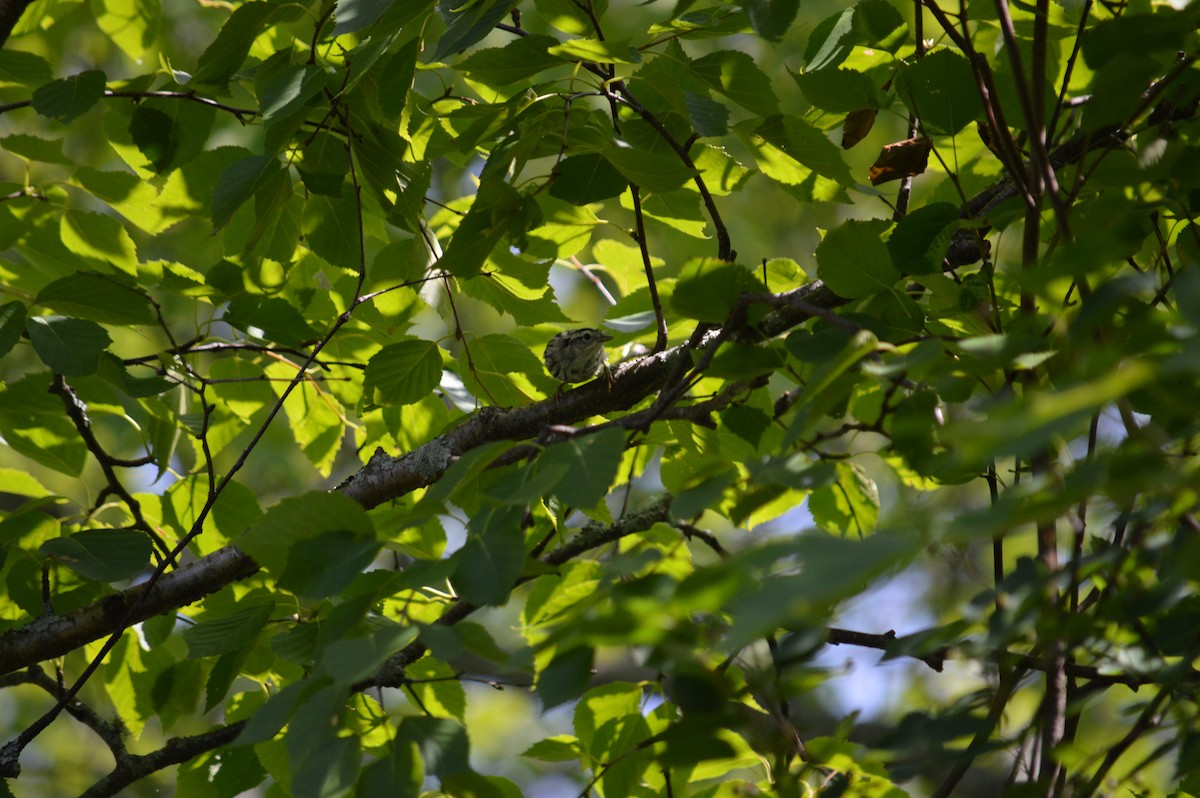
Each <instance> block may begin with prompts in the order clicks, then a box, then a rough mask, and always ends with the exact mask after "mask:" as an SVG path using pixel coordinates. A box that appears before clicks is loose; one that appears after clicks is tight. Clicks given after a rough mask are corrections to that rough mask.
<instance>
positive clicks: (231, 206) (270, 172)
mask: <svg viewBox="0 0 1200 798" xmlns="http://www.w3.org/2000/svg"><path fill="white" fill-rule="evenodd" d="M251 5H257V4H251ZM242 8H245V6H243V7H242ZM281 171H283V166H282V165H281V164H280V163H279V160H278V159H277V158H275V157H274V156H271V155H251V156H249V157H247V158H242V159H241V160H240V161H237V162H236V163H234V164H231V165H230V166H228V167H226V169H225V170H224V171H223V172H221V177H220V178H219V179H218V180H217V185H216V188H215V189H213V195H212V222H213V227H214V228H215V229H217V230H220V229H221V228H222V227H224V226H225V225H226V224H228V223H229V220H230V219H231V218H232V217H233V213H234V211H236V210H237V209H238V208H240V207H242V205H243V204H244V203H245V202H246V201H247V200H249V199H250V198H251V197H253V196H254V194H255V192H257V191H258V190H259V189H260V188H262V187H263V186H264V185H267V183H268V182H269V181H270V180H271V178H273V177H274V176H275V175H277V174H279V173H280V172H281Z"/></svg>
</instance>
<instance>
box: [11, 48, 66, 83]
mask: <svg viewBox="0 0 1200 798" xmlns="http://www.w3.org/2000/svg"><path fill="white" fill-rule="evenodd" d="M0 77H2V78H4V79H5V80H8V81H12V82H13V83H18V84H21V85H23V86H41V85H42V84H43V83H47V82H49V81H50V79H51V78H53V77H54V71H53V70H52V69H51V68H50V64H49V62H48V61H46V59H44V58H42V57H41V56H40V55H37V54H35V53H29V52H25V51H23V50H14V49H12V48H11V47H6V48H4V49H3V50H0Z"/></svg>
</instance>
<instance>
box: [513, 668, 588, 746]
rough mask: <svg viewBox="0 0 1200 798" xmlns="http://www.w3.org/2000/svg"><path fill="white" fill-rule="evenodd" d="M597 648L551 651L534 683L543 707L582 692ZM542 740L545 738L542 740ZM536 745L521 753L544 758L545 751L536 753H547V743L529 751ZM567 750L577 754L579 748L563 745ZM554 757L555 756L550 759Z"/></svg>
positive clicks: (570, 698) (573, 698)
mask: <svg viewBox="0 0 1200 798" xmlns="http://www.w3.org/2000/svg"><path fill="white" fill-rule="evenodd" d="M595 654H596V652H595V651H594V650H593V649H592V648H591V647H589V646H575V647H573V648H569V649H567V650H566V651H560V652H558V653H556V654H555V655H554V659H552V660H550V662H549V663H547V665H546V667H544V668H542V670H541V672H539V673H538V677H537V683H536V684H535V685H534V692H536V693H537V697H538V699H540V700H541V702H542V709H543V711H544V710H548V709H553V708H554V707H556V706H558V705H559V704H565V703H567V702H568V701H574V700H575V699H577V698H579V696H581V695H583V693H584V691H585V690H587V689H588V686H589V685H591V682H592V665H593V662H594V659H595ZM542 742H543V743H545V742H547V741H545V740H543V741H542ZM536 748H537V745H535V746H534V748H531V749H529V750H528V751H526V752H525V754H524V756H531V757H534V758H537V759H544V758H545V757H544V755H542V756H539V753H541V754H545V753H550V750H548V749H547V747H546V746H543V748H542V749H541V751H539V752H538V753H531V752H533V751H534V750H535V749H536ZM566 748H567V750H573V751H574V755H573V756H571V757H569V758H572V759H573V758H576V757H578V756H579V752H578V751H577V750H575V749H574V747H573V746H568V747H566ZM553 752H554V753H558V754H563V753H566V752H565V751H564V750H563V747H555V748H554V749H553ZM551 761H555V760H551Z"/></svg>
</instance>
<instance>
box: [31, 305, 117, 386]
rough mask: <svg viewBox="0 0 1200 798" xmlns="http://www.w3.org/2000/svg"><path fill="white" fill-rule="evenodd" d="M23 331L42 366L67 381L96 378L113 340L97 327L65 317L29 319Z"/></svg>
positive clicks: (92, 323)
mask: <svg viewBox="0 0 1200 798" xmlns="http://www.w3.org/2000/svg"><path fill="white" fill-rule="evenodd" d="M25 331H26V332H28V333H29V340H30V342H31V343H32V344H33V351H35V352H37V355H38V357H40V358H41V359H42V362H43V363H45V364H46V365H47V366H49V367H50V368H51V369H53V370H54V371H56V372H58V373H59V374H63V375H65V376H67V377H86V376H87V375H89V374H95V373H96V369H97V368H98V367H99V364H100V353H101V352H103V351H104V350H105V349H106V348H107V347H108V345H109V344H110V343H112V339H111V338H109V337H108V333H107V332H106V331H105V329H104V328H103V327H101V326H100V325H99V324H96V323H95V322H93V321H85V320H83V319H71V318H66V317H64V316H32V317H30V318H29V319H27V320H26V322H25Z"/></svg>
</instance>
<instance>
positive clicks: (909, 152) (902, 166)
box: [870, 136, 933, 186]
mask: <svg viewBox="0 0 1200 798" xmlns="http://www.w3.org/2000/svg"><path fill="white" fill-rule="evenodd" d="M931 149H933V142H932V141H930V140H929V139H928V138H927V137H925V136H917V137H916V138H911V139H906V140H904V141H897V142H896V143H895V144H889V145H887V146H886V147H884V148H883V149H882V150H880V151H879V157H878V158H876V159H875V163H873V164H871V172H870V177H871V185H873V186H877V185H879V184H880V183H887V182H889V181H891V180H899V179H901V178H904V177H909V176H910V175H919V174H921V173H922V172H924V171H925V166H926V165H927V164H928V163H929V152H930V150H931Z"/></svg>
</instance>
